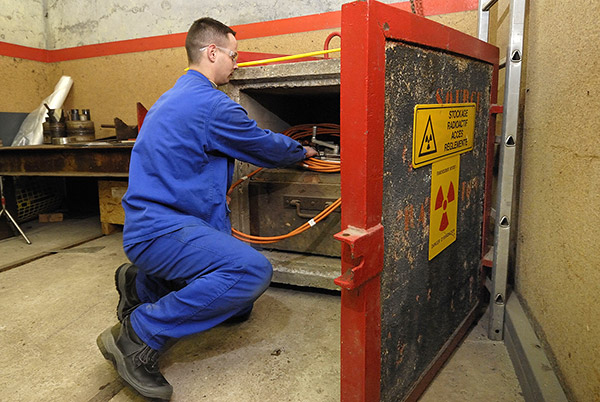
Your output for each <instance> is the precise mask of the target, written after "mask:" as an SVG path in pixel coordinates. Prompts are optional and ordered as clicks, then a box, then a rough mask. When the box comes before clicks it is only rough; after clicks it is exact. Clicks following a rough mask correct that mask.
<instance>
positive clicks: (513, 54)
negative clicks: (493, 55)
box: [488, 0, 526, 340]
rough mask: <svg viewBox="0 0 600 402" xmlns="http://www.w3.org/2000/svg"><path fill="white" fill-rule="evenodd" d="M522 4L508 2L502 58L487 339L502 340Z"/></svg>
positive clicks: (516, 138) (515, 0)
mask: <svg viewBox="0 0 600 402" xmlns="http://www.w3.org/2000/svg"><path fill="white" fill-rule="evenodd" d="M525 3H526V1H525V0H511V2H510V27H509V32H510V33H509V43H508V47H507V51H506V53H507V55H506V78H505V88H504V110H503V116H502V131H501V140H500V155H499V169H498V184H497V202H496V222H495V227H494V258H493V264H492V278H491V282H492V283H491V288H492V289H491V300H490V323H489V324H490V325H489V326H488V337H489V338H490V339H492V340H502V339H503V337H504V313H505V306H506V299H507V295H506V284H507V276H508V265H509V251H510V242H511V236H510V231H511V227H512V216H511V213H512V200H513V191H514V176H515V161H516V144H517V140H518V133H517V130H518V124H519V102H520V89H521V70H522V68H521V67H522V64H523V63H522V61H523V35H524V25H525Z"/></svg>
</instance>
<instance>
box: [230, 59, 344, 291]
mask: <svg viewBox="0 0 600 402" xmlns="http://www.w3.org/2000/svg"><path fill="white" fill-rule="evenodd" d="M225 92H227V93H228V95H229V96H230V97H231V98H232V99H233V100H235V101H236V102H238V103H240V104H241V105H242V106H243V107H244V108H245V109H246V111H247V112H248V114H249V116H250V117H251V118H253V119H254V120H256V121H257V123H258V125H259V127H261V128H266V129H270V130H273V131H275V132H282V131H284V130H286V129H288V128H290V127H292V126H297V125H302V124H321V123H332V124H339V122H340V62H339V59H329V60H317V61H309V62H299V63H291V64H276V65H267V66H260V67H247V68H242V69H239V70H237V71H236V73H235V75H234V78H233V79H232V80H231V81H230V83H229V84H228V85H227V86H226V87H225ZM254 168H255V167H254V166H250V165H248V164H246V163H239V162H238V164H237V165H236V178H240V177H244V176H246V175H248V174H249V173H250V172H252V171H253V170H254ZM339 197H340V174H339V173H320V172H313V171H307V170H305V169H302V168H300V167H290V168H286V169H270V170H263V171H262V172H260V173H259V174H257V175H255V176H253V177H252V178H251V179H250V180H248V183H247V184H245V185H240V186H239V187H237V188H236V190H235V191H234V193H233V195H232V202H231V210H232V214H231V221H232V225H233V227H234V228H236V229H238V230H240V231H242V232H244V233H248V234H252V235H256V236H263V237H264V236H275V235H281V234H285V233H288V232H290V231H291V230H293V229H295V228H296V227H298V226H300V225H302V224H303V223H305V222H307V221H308V220H310V219H311V217H313V216H315V215H316V214H317V213H319V212H320V211H322V210H323V209H324V208H325V207H326V206H327V205H330V204H331V202H333V201H335V200H336V199H338V198H339ZM339 231H340V210H339V209H338V210H337V211H335V212H333V213H332V214H331V215H329V216H328V217H327V218H326V219H325V220H323V221H321V222H320V223H319V224H317V225H316V226H314V227H312V228H311V229H309V230H308V231H306V232H304V233H302V234H299V235H297V236H294V237H291V238H289V239H285V240H283V241H280V242H277V243H272V244H268V245H264V246H262V247H260V248H261V251H262V252H263V253H264V254H266V255H267V256H268V258H269V259H270V260H271V262H273V266H274V271H275V272H274V277H273V280H274V281H276V282H283V283H290V284H294V285H301V286H314V287H321V288H327V289H336V288H337V287H336V286H335V284H334V282H333V279H334V278H336V277H337V276H338V275H339V272H340V261H339V257H340V249H341V246H340V243H339V242H338V241H337V240H335V239H334V237H333V235H334V234H335V233H337V232H339Z"/></svg>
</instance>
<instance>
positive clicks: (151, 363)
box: [135, 346, 159, 373]
mask: <svg viewBox="0 0 600 402" xmlns="http://www.w3.org/2000/svg"><path fill="white" fill-rule="evenodd" d="M158 357H159V354H158V352H157V351H156V350H154V349H152V348H151V347H150V346H145V347H144V348H143V349H142V350H140V351H139V352H138V354H137V355H136V356H135V360H136V361H137V362H138V363H139V364H138V367H139V366H141V365H143V366H144V367H145V368H146V370H148V371H149V372H151V373H156V372H158Z"/></svg>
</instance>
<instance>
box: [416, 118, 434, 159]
mask: <svg viewBox="0 0 600 402" xmlns="http://www.w3.org/2000/svg"><path fill="white" fill-rule="evenodd" d="M436 152H437V146H436V145H435V134H434V133H433V124H432V123H431V115H429V118H428V119H427V125H426V126H425V134H423V140H422V141H421V148H420V149H419V156H425V155H429V154H433V153H436Z"/></svg>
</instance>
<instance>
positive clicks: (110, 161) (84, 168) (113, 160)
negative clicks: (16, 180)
mask: <svg viewBox="0 0 600 402" xmlns="http://www.w3.org/2000/svg"><path fill="white" fill-rule="evenodd" d="M132 148H133V144H132V143H118V142H115V143H112V142H90V143H81V144H67V145H31V146H23V147H0V176H61V177H97V178H98V193H99V204H100V222H101V224H102V233H104V234H110V233H112V232H113V231H114V230H115V229H116V226H115V225H116V224H121V225H122V224H123V222H124V214H123V210H122V208H121V197H122V196H123V194H124V193H125V190H126V189H127V177H128V176H129V158H130V156H131V149H132Z"/></svg>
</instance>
